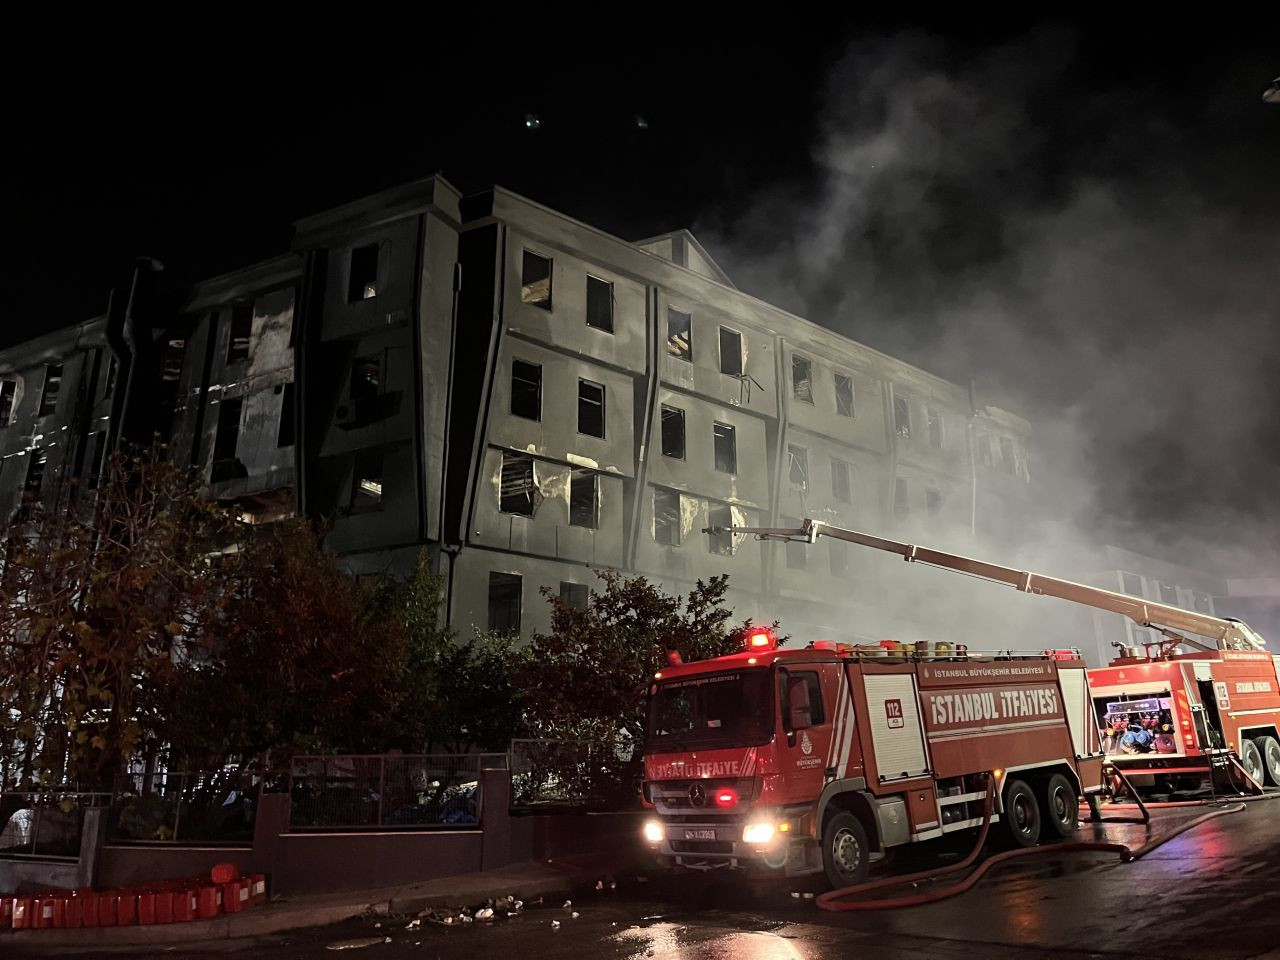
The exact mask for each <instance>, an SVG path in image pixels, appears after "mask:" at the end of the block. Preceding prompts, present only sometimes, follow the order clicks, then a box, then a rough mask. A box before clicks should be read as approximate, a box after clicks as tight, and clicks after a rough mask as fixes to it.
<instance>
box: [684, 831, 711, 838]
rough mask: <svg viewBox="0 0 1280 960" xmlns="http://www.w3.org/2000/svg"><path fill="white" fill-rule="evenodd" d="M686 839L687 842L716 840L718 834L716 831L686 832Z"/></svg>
mask: <svg viewBox="0 0 1280 960" xmlns="http://www.w3.org/2000/svg"><path fill="white" fill-rule="evenodd" d="M684 838H685V839H686V840H714V839H715V838H716V832H715V831H714V830H686V831H685V832H684Z"/></svg>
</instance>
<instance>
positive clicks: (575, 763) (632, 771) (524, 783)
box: [511, 740, 644, 810]
mask: <svg viewBox="0 0 1280 960" xmlns="http://www.w3.org/2000/svg"><path fill="white" fill-rule="evenodd" d="M643 776H644V766H643V762H642V760H641V757H640V755H639V750H638V749H636V748H635V747H634V746H633V745H631V744H616V743H601V742H599V741H595V740H513V741H511V806H512V807H513V808H514V809H517V810H520V809H525V810H533V809H539V808H547V807H576V808H583V809H588V810H629V809H633V808H635V807H638V806H639V804H640V784H641V781H642V779H643Z"/></svg>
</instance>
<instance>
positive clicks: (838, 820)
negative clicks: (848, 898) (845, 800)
mask: <svg viewBox="0 0 1280 960" xmlns="http://www.w3.org/2000/svg"><path fill="white" fill-rule="evenodd" d="M868 857H869V851H868V849H867V831H866V830H864V829H863V828H862V823H861V822H860V821H859V820H858V818H857V817H855V816H854V815H853V814H851V813H846V812H844V811H841V812H840V813H837V814H835V815H834V816H831V817H828V818H827V824H826V826H825V827H823V828H822V867H823V869H824V870H825V871H826V874H827V882H828V883H829V884H831V886H832V887H833V888H835V889H837V890H838V889H840V888H841V887H852V886H853V885H854V884H858V883H862V881H864V880H866V879H867V870H868V869H869V863H870V861H869V859H868Z"/></svg>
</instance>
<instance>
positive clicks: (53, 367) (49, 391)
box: [37, 363, 62, 417]
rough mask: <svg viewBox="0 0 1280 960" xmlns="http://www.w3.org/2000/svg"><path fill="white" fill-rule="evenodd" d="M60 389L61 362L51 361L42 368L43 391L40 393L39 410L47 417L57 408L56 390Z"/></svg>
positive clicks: (41, 414)
mask: <svg viewBox="0 0 1280 960" xmlns="http://www.w3.org/2000/svg"><path fill="white" fill-rule="evenodd" d="M61 389H62V364H60V363H51V364H49V365H48V366H47V367H45V368H44V391H43V392H42V393H41V394H40V412H39V413H38V414H37V416H41V417H47V416H48V415H49V414H51V413H53V412H54V411H55V410H57V409H58V392H59V391H60V390H61Z"/></svg>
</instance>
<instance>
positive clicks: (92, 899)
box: [74, 890, 102, 927]
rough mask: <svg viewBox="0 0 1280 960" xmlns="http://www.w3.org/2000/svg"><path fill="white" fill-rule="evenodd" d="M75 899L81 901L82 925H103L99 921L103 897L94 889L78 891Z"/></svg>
mask: <svg viewBox="0 0 1280 960" xmlns="http://www.w3.org/2000/svg"><path fill="white" fill-rule="evenodd" d="M74 899H76V900H79V901H80V925H81V926H84V927H97V926H101V924H99V922H98V907H99V906H100V905H101V903H102V898H101V897H100V896H99V895H98V894H96V893H94V892H93V891H92V890H87V891H85V892H84V893H81V892H80V891H79V890H77V891H76V895H75V897H74Z"/></svg>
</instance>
